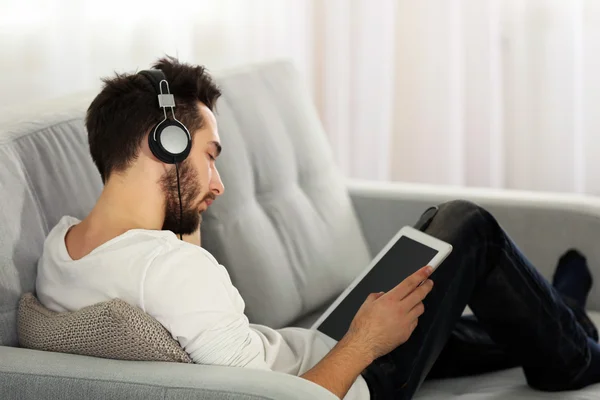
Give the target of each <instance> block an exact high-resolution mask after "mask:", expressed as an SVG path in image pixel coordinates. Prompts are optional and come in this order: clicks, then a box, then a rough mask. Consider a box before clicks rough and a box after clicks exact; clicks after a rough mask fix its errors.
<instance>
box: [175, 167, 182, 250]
mask: <svg viewBox="0 0 600 400" xmlns="http://www.w3.org/2000/svg"><path fill="white" fill-rule="evenodd" d="M175 171H176V173H177V193H178V194H179V239H180V240H183V234H182V233H181V231H182V230H183V205H182V204H181V186H180V185H179V166H178V163H177V162H175Z"/></svg>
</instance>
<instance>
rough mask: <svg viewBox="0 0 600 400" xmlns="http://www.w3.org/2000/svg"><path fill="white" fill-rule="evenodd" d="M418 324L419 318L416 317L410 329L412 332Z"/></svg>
mask: <svg viewBox="0 0 600 400" xmlns="http://www.w3.org/2000/svg"><path fill="white" fill-rule="evenodd" d="M417 325H419V320H418V319H415V320H414V321H413V323H412V325H411V326H410V331H411V332H412V331H414V330H415V329H416V327H417Z"/></svg>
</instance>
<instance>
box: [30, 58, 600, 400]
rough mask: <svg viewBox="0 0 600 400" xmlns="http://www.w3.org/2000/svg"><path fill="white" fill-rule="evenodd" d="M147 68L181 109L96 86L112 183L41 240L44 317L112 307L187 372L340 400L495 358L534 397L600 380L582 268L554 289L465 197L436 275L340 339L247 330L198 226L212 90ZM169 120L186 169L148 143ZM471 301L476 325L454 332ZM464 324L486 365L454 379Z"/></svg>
mask: <svg viewBox="0 0 600 400" xmlns="http://www.w3.org/2000/svg"><path fill="white" fill-rule="evenodd" d="M154 68H155V69H159V70H161V71H162V73H163V74H164V77H165V80H166V81H167V82H168V85H169V90H170V93H172V94H173V95H174V100H175V103H176V107H175V108H174V109H170V108H166V109H163V108H160V107H158V103H159V102H158V101H157V93H159V92H162V91H163V89H165V90H166V86H164V87H163V86H162V85H160V82H159V85H158V89H157V85H156V81H153V80H152V79H150V78H148V76H146V75H143V74H133V75H119V76H117V77H115V78H114V79H108V80H105V86H104V88H103V89H102V91H101V93H100V94H99V95H98V96H97V97H96V98H95V99H94V101H93V102H92V104H91V105H90V107H89V109H88V113H87V118H86V126H87V130H88V134H89V145H90V152H91V155H92V158H93V160H94V162H95V163H96V165H97V167H98V170H99V172H100V175H101V177H102V180H103V182H104V184H105V186H104V189H103V191H102V194H101V195H100V197H99V199H98V201H97V204H96V205H95V206H94V208H93V209H92V210H91V212H90V213H89V215H88V216H87V217H86V218H84V219H83V220H82V221H79V220H77V219H75V218H73V217H70V216H65V217H63V218H62V219H61V220H60V222H59V223H58V224H57V225H56V226H55V227H54V228H53V229H52V231H51V232H50V233H49V235H48V237H47V239H46V242H45V245H44V250H43V254H42V257H41V259H40V261H39V265H38V276H37V294H38V296H39V299H40V300H41V301H42V303H43V304H44V305H45V306H46V307H48V308H50V309H52V310H55V311H70V310H77V309H80V308H82V307H85V306H89V305H92V304H95V303H98V302H101V301H106V300H109V299H112V298H121V299H123V300H125V301H127V302H129V303H131V304H133V305H135V306H138V307H140V308H141V309H142V310H144V311H145V312H146V313H148V314H149V315H151V316H153V317H154V318H156V319H157V320H158V321H160V322H161V323H162V324H163V325H164V326H165V327H166V328H167V329H168V330H169V331H170V332H171V333H172V335H173V336H174V337H175V338H176V339H177V340H178V341H179V343H180V344H181V346H182V347H183V348H184V349H185V350H186V351H187V352H188V353H189V354H190V356H191V357H192V359H193V360H194V362H196V363H201V364H214V365H227V366H237V367H247V368H259V369H264V370H275V371H282V372H286V373H290V374H295V375H298V376H301V377H303V378H304V379H307V380H310V381H312V382H315V383H317V384H319V385H321V386H323V387H325V388H326V389H328V390H330V391H331V392H333V393H334V394H335V395H337V396H338V397H340V398H342V397H345V398H346V399H367V398H371V399H392V398H393V399H408V398H411V397H412V396H413V394H414V393H415V391H416V390H417V389H418V387H419V386H420V384H421V383H422V382H423V380H424V379H425V378H426V377H427V375H428V374H429V373H430V372H431V373H432V374H433V373H434V372H435V374H436V375H437V376H449V375H453V374H462V373H470V372H472V371H473V370H475V372H477V371H478V370H480V368H484V369H485V368H488V369H489V365H487V366H486V361H489V360H492V359H493V358H494V357H496V358H499V359H500V361H501V362H500V364H502V365H521V366H522V367H523V368H524V371H525V374H526V377H527V380H528V383H529V384H530V385H531V386H532V387H534V388H538V389H540V390H551V391H554V390H568V389H577V388H581V387H584V386H586V385H589V384H591V383H595V382H598V381H600V348H599V347H598V345H597V343H596V340H594V339H591V338H589V336H594V335H595V332H594V328H593V326H590V325H589V320H587V318H586V316H585V312H583V311H582V309H583V308H584V306H585V304H584V303H585V294H586V293H587V291H588V290H589V286H590V285H591V280H590V279H591V278H590V277H589V276H588V271H587V270H586V269H585V268H580V267H569V268H566V267H564V268H562V271H563V273H562V275H564V277H563V278H561V279H559V282H558V285H557V287H562V288H563V290H562V291H559V290H557V289H555V288H554V287H553V286H552V285H550V284H549V283H548V282H546V281H545V280H544V279H543V278H542V277H541V276H540V275H539V274H538V272H536V270H535V269H534V268H533V267H532V266H531V265H530V264H529V262H528V261H527V260H526V259H525V258H524V257H523V256H522V255H521V254H520V253H519V251H518V249H517V248H516V246H515V245H514V244H513V243H512V242H511V241H510V239H509V238H508V237H507V236H506V235H505V233H504V232H503V231H502V229H501V228H500V227H499V225H498V224H497V223H496V221H495V220H494V218H493V217H492V216H491V215H490V214H489V213H487V212H486V211H485V210H483V209H481V208H480V207H478V206H476V205H474V204H471V203H468V202H463V201H455V202H450V203H446V204H443V205H441V206H440V208H439V211H438V213H437V215H436V216H435V217H434V218H433V220H432V222H431V224H430V225H429V226H428V227H427V228H426V232H428V233H429V234H431V235H433V236H436V237H438V238H440V239H442V240H445V241H448V242H450V243H451V244H452V245H453V246H454V251H453V253H452V255H451V256H450V257H449V258H448V259H447V260H446V261H445V262H444V264H443V267H441V268H438V269H437V270H436V271H435V273H434V274H433V275H431V279H428V278H429V277H430V272H429V271H428V269H427V268H423V269H422V270H420V271H418V272H417V273H415V274H414V275H412V276H410V277H409V278H407V279H406V280H405V281H404V282H401V283H400V284H399V285H398V286H396V287H395V288H394V289H392V290H390V291H389V292H387V293H377V294H371V295H370V296H369V297H368V298H367V299H366V300H365V302H364V304H363V305H362V307H361V308H360V310H359V311H358V313H357V315H356V316H355V318H354V320H353V322H352V325H351V327H350V329H349V331H348V333H347V334H346V336H345V337H344V338H343V339H342V340H341V341H340V342H338V343H335V342H334V343H332V341H331V340H330V339H329V340H328V338H325V337H323V336H322V334H320V333H319V332H315V331H311V330H307V329H300V328H286V329H280V330H274V329H270V328H268V327H265V326H261V325H254V324H250V323H249V321H248V318H247V317H246V316H245V315H244V301H243V299H242V298H241V297H240V294H239V292H238V291H237V289H236V288H235V287H234V286H233V285H232V283H231V280H230V278H229V275H228V273H227V270H226V269H225V268H224V267H223V266H221V265H220V264H219V263H218V262H217V260H215V259H214V258H213V257H212V256H211V254H209V253H208V252H207V251H206V250H204V249H203V248H202V247H200V235H199V224H200V214H201V213H202V212H203V211H205V210H206V208H207V207H209V206H210V204H211V202H212V201H213V200H215V199H216V198H217V197H218V196H219V195H221V194H222V193H223V191H224V187H223V183H222V182H221V179H220V177H219V173H218V171H217V168H216V166H215V159H216V158H217V157H218V156H219V153H220V151H221V145H220V139H219V133H218V130H217V123H216V120H215V117H214V114H213V109H214V106H215V103H216V101H217V99H218V97H219V95H220V92H219V89H218V88H217V87H216V86H215V84H214V83H213V81H212V80H211V78H210V77H209V75H208V74H207V73H206V72H205V70H204V69H203V68H202V67H199V66H190V65H187V64H183V63H180V62H178V61H177V60H175V59H172V58H165V59H161V60H159V61H158V62H157V63H156V64H155V65H154ZM159 81H160V79H159ZM165 93H166V91H165ZM160 101H161V102H166V104H168V103H169V98H168V97H165V98H161V100H160ZM161 104H162V103H161ZM165 118H168V120H169V121H174V118H176V119H177V120H179V121H180V122H181V123H182V124H183V125H185V126H186V127H187V129H188V130H189V133H190V135H189V138H190V139H191V149H190V151H189V154H187V157H186V158H185V159H184V160H183V161H181V162H175V161H176V159H175V158H173V160H171V159H170V158H169V157H165V156H161V155H160V154H159V153H157V151H158V150H156V146H155V145H154V148H153V145H151V143H152V140H153V139H155V136H154V135H155V131H154V127H155V126H156V125H157V124H159V123H161V121H163V120H164V119H165ZM164 132H167V131H166V130H165V131H164ZM171 133H172V134H173V135H175V136H176V135H177V134H180V133H181V132H179V131H178V132H176V133H173V132H170V133H169V135H170V134H171ZM164 135H167V133H164ZM185 138H187V136H185V135H184V139H185ZM185 140H187V139H185ZM167 144H168V143H167ZM167 144H165V146H166V147H169V146H171V147H172V148H177V147H178V146H177V145H173V143H171V144H170V145H167ZM172 145H173V146H174V147H173V146H172ZM164 150H165V149H162V150H160V151H164ZM167 150H168V149H167ZM173 151H175V150H173ZM176 151H177V152H181V151H182V148H181V147H179V149H176ZM171 161H174V162H175V163H174V164H173V163H172V162H171ZM179 234H180V235H182V239H183V240H180V238H179V237H178V236H177V235H179ZM567 264H569V263H567ZM565 271H566V272H565ZM562 275H561V276H562ZM586 277H587V279H584V278H586ZM421 281H425V284H424V285H422V286H418V284H419V282H421ZM433 281H435V282H436V283H435V286H434V285H433ZM561 285H562V286H561ZM569 293H572V294H574V295H572V296H566V294H569ZM581 294H583V295H582V296H580V297H581V298H579V299H578V298H577V297H578V295H581ZM565 298H568V299H569V304H570V306H567V305H566V303H565V300H564V299H565ZM467 304H469V305H470V306H471V308H472V310H473V311H474V313H475V315H476V316H477V318H478V321H477V322H474V321H471V322H465V321H461V320H460V316H461V313H462V311H463V309H464V307H465V305H467ZM457 323H458V325H457ZM468 324H471V325H472V326H471V328H473V330H472V332H476V333H477V334H478V335H480V336H481V337H482V338H483V339H482V340H480V341H479V342H478V343H476V344H478V345H481V343H484V344H486V346H487V345H489V346H488V348H489V349H492V350H493V351H491V352H489V358H486V357H487V356H485V355H484V356H483V357H482V356H481V354H482V353H477V352H475V353H473V354H471V353H469V352H468V348H469V347H468V346H467V347H466V349H467V350H465V353H463V354H471V355H473V357H472V358H470V359H469V358H468V357H462V358H461V359H460V360H456V358H455V360H456V361H455V363H454V364H453V365H454V366H457V365H458V366H460V368H459V369H460V370H459V371H457V370H448V368H447V363H446V360H447V358H448V357H449V354H451V353H452V351H453V349H454V350H455V349H456V347H454V348H453V347H452V343H457V342H460V344H461V345H465V344H468V342H469V341H468V340H463V341H461V340H460V337H459V336H460V335H458V336H457V335H456V333H457V332H458V333H459V334H460V333H461V332H465V331H464V329H465V327H467V328H468V327H469V326H468ZM482 327H485V330H484V329H483V328H482ZM451 335H453V336H451ZM449 338H450V340H449ZM476 342H477V341H476ZM445 345H446V347H444V346H445ZM479 347H481V346H479ZM438 356H439V357H438ZM436 360H437V362H436ZM461 364H462V365H461ZM497 365H499V364H496V366H497ZM432 368H433V369H432Z"/></svg>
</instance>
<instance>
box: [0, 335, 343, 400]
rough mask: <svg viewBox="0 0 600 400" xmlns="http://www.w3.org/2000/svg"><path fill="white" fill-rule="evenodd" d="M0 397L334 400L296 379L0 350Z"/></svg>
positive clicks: (236, 370) (250, 371) (238, 370)
mask: <svg viewBox="0 0 600 400" xmlns="http://www.w3.org/2000/svg"><path fill="white" fill-rule="evenodd" d="M0 360H1V361H0V398H1V399H5V400H10V399H84V398H85V399H108V398H111V399H116V398H127V399H140V400H150V399H215V400H219V399H222V400H225V399H227V400H234V399H239V400H254V399H264V400H266V399H273V400H276V399H277V400H279V399H284V400H292V399H293V400H305V399H318V400H334V399H337V397H336V396H335V395H334V394H333V393H331V392H329V391H328V390H326V389H325V388H323V387H321V386H318V385H317V384H315V383H312V382H310V381H307V380H305V379H303V378H299V377H296V376H292V375H288V374H284V373H279V372H269V371H261V370H254V369H248V368H236V367H220V366H204V365H197V364H183V363H171V362H137V361H118V360H108V359H103V358H94V357H85V356H78V355H72V354H62V353H52V352H44V351H37V350H29V349H23V348H13V347H4V346H0Z"/></svg>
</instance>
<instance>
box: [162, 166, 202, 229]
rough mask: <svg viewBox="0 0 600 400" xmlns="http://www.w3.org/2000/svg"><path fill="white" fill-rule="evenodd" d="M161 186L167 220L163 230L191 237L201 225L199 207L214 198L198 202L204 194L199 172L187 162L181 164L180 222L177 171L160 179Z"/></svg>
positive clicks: (172, 171)
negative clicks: (203, 202) (181, 208)
mask: <svg viewBox="0 0 600 400" xmlns="http://www.w3.org/2000/svg"><path fill="white" fill-rule="evenodd" d="M160 185H161V187H162V190H163V193H164V194H165V220H164V222H163V227H162V229H163V230H169V231H171V232H173V233H175V234H177V235H179V234H181V235H190V234H192V233H194V232H195V231H196V230H197V229H198V226H199V225H200V221H201V216H200V211H199V210H198V205H199V204H200V203H201V202H202V201H204V200H206V199H207V198H210V197H212V196H211V194H210V193H207V194H206V196H204V197H203V198H202V200H201V201H199V202H198V201H196V202H195V200H196V199H198V197H199V196H200V194H201V193H202V186H201V185H200V183H199V181H198V173H197V171H196V170H195V169H194V168H193V167H192V166H191V165H190V163H189V162H187V160H185V161H183V162H182V163H181V164H179V186H180V188H181V204H182V207H183V214H182V218H181V221H180V209H179V193H178V190H177V170H176V169H175V168H173V169H171V170H170V171H168V172H167V173H165V174H164V175H163V176H162V177H161V179H160Z"/></svg>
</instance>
